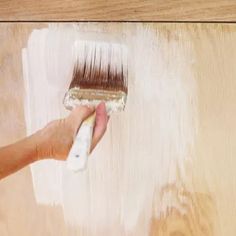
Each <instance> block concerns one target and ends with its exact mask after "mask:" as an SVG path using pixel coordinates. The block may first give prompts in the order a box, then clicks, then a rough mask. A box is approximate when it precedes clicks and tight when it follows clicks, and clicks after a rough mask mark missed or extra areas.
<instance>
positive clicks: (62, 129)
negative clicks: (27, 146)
mask: <svg viewBox="0 0 236 236" xmlns="http://www.w3.org/2000/svg"><path fill="white" fill-rule="evenodd" d="M93 112H96V121H95V126H94V132H93V138H92V144H91V151H92V150H93V149H94V148H95V146H96V145H97V143H98V142H99V141H100V139H101V138H102V136H103V135H104V133H105V131H106V127H107V122H108V116H107V113H106V107H105V103H100V104H99V105H98V106H97V108H96V110H94V108H89V107H87V106H78V107H76V108H75V109H74V110H73V111H72V112H71V114H70V115H69V116H68V117H67V118H65V119H60V120H55V121H52V122H50V123H49V124H48V125H47V126H46V127H45V128H43V129H42V130H40V131H39V132H38V133H37V134H36V135H37V145H36V149H37V151H36V153H37V160H39V159H45V158H54V159H56V160H65V159H66V158H67V156H68V154H69V151H70V149H71V147H72V144H73V140H74V138H75V136H76V134H77V132H78V130H79V127H80V125H81V124H82V122H83V121H84V120H85V119H86V118H88V117H89V116H90V115H92V114H93Z"/></svg>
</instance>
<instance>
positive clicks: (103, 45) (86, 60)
mask: <svg viewBox="0 0 236 236" xmlns="http://www.w3.org/2000/svg"><path fill="white" fill-rule="evenodd" d="M73 50H74V55H75V66H74V70H73V77H72V82H71V84H70V89H71V88H74V87H80V88H81V89H102V90H112V91H123V92H125V93H127V76H128V65H127V64H128V60H127V48H126V46H125V45H123V44H118V43H108V42H92V41H76V42H75V44H74V49H73Z"/></svg>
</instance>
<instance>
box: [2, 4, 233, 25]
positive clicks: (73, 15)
mask: <svg viewBox="0 0 236 236" xmlns="http://www.w3.org/2000/svg"><path fill="white" fill-rule="evenodd" d="M0 20H2V21H18V20H21V21H38V20H39V21H41V20H44V21H55V20H57V21H58V20H59V21H64V20H67V21H68V20H69V21H73V20H75V21H78V20H80V21H81V20H85V21H91V20H94V21H236V2H235V1H234V0H195V1H194V0H141V1H140V0H130V1H127V0H117V1H107V0H96V1H94V0H67V1H64V0H51V1H48V0H41V1H36V0H10V1H9V0H1V1H0Z"/></svg>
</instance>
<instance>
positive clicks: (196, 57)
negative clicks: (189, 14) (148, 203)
mask: <svg viewBox="0 0 236 236" xmlns="http://www.w3.org/2000/svg"><path fill="white" fill-rule="evenodd" d="M106 25H107V24H104V27H105V26H106ZM137 25H138V24H134V25H129V26H128V30H132V27H136V26H137ZM42 26H46V24H1V25H0V39H1V42H3V43H1V44H0V89H1V93H0V96H1V97H0V98H1V100H0V104H1V105H0V114H1V115H0V130H1V132H0V144H1V145H5V144H7V143H10V142H13V141H15V140H17V139H19V138H22V137H23V136H24V135H25V123H24V111H23V95H24V89H23V79H22V69H21V66H22V65H21V49H22V47H24V46H25V45H26V42H27V38H28V36H29V34H30V32H31V31H32V30H33V29H35V28H41V27H42ZM147 26H148V27H151V28H154V29H155V30H156V31H157V32H158V34H161V35H163V36H165V37H167V38H168V39H174V40H175V42H176V43H177V44H178V45H181V46H182V47H188V45H189V44H191V45H192V49H193V51H194V54H193V55H192V61H191V62H190V63H192V65H193V66H192V72H193V73H194V75H195V79H196V83H197V88H198V94H197V96H198V110H199V114H198V119H199V127H198V135H197V140H196V144H195V146H196V148H195V153H194V157H195V158H194V159H193V161H192V163H191V164H189V167H188V172H187V174H188V176H189V183H185V185H184V189H183V190H181V191H179V189H178V186H175V185H167V186H165V187H163V189H162V191H163V193H162V194H163V195H164V194H165V193H169V192H171V193H172V196H173V197H174V198H175V200H176V202H178V203H179V204H184V203H183V202H182V200H181V199H185V202H190V203H191V204H190V205H191V207H190V208H188V209H187V214H185V215H181V214H180V213H179V212H178V211H177V210H175V209H171V210H170V211H169V212H168V214H167V215H166V216H165V217H161V218H155V217H153V218H152V221H151V222H150V235H152V236H162V235H164V236H166V235H171V236H173V235H186V236H189V235H193V236H201V235H203V236H225V235H227V236H234V235H235V234H236V218H235V215H236V207H235V204H234V201H235V198H236V183H235V169H236V160H235V158H234V157H235V155H236V149H235V147H236V123H235V119H236V103H235V100H236V93H235V91H236V80H235V76H236V67H235V61H236V48H235V40H236V25H234V24H224V25H221V24H147ZM83 27H85V28H86V24H85V25H84V26H83ZM122 27H125V28H126V27H127V25H125V24H124V25H121V24H114V25H112V26H111V28H114V29H115V28H116V29H117V28H122ZM184 35H187V38H188V40H189V41H186V38H185V37H184ZM184 45H185V46H184ZM166 53H168V49H167V51H166ZM6 121H7V123H6ZM139 227H140V228H142V219H140V224H139V225H138V226H137V229H136V233H132V232H131V233H130V234H127V235H138V232H139V229H138V228H139ZM0 235H1V236H14V235H24V236H32V235H34V236H41V235H45V236H54V235H60V236H70V235H87V234H85V233H84V234H82V233H81V231H80V230H79V229H74V228H71V227H69V226H67V225H66V224H65V223H64V219H63V214H62V209H61V208H59V207H49V206H40V205H37V204H36V202H35V199H34V195H33V188H32V181H31V175H30V171H29V168H25V169H23V170H21V171H19V172H18V173H16V174H14V175H12V176H10V177H8V178H6V179H4V180H2V181H1V182H0ZM90 235H99V236H100V235H124V231H122V229H119V227H118V226H117V229H115V230H114V231H113V232H109V231H105V232H97V233H96V234H90Z"/></svg>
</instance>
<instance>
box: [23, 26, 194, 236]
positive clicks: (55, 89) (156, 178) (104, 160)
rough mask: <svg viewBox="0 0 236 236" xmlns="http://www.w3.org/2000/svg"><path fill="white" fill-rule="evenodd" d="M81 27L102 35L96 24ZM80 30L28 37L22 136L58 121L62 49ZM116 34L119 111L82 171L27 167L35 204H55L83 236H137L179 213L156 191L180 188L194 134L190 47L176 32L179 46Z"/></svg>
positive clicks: (174, 202) (66, 56) (146, 33)
mask: <svg viewBox="0 0 236 236" xmlns="http://www.w3.org/2000/svg"><path fill="white" fill-rule="evenodd" d="M83 27H84V25H81V28H82V29H83ZM132 27H136V28H132ZM87 28H89V29H90V30H91V31H93V32H96V31H99V32H100V31H102V30H103V28H102V26H99V25H98V24H95V25H90V24H89V25H88V26H87ZM130 28H132V30H129V29H130ZM82 29H80V26H75V25H72V26H68V25H66V26H61V27H56V26H55V27H51V28H50V29H44V30H37V31H34V32H33V33H32V34H31V36H30V38H29V42H28V46H27V50H26V51H25V52H24V54H23V55H24V57H23V59H24V65H25V66H24V69H25V70H27V72H25V76H24V77H25V79H27V78H28V83H27V87H26V89H27V88H28V91H27V95H28V96H30V97H28V100H27V101H28V102H27V103H26V104H28V105H27V109H26V115H27V114H28V116H27V126H29V133H31V132H33V131H35V130H37V129H39V128H41V127H42V126H43V125H45V124H46V123H47V122H48V121H50V120H52V119H55V118H58V117H62V116H64V115H66V112H65V110H64V107H63V105H62V100H63V96H64V93H65V91H66V89H67V88H68V83H69V82H68V80H69V78H70V73H71V64H70V62H71V57H72V56H71V53H70V52H71V50H70V48H71V45H73V42H74V41H75V40H76V39H80V38H83V37H84V33H83V30H82ZM106 30H107V31H112V27H111V28H109V26H108V27H107V29H106ZM130 32H132V34H131V33H130ZM163 32H165V31H164V30H163ZM122 33H123V35H124V36H125V37H126V38H127V42H128V44H129V49H130V58H129V62H130V69H129V95H128V101H127V107H126V110H125V112H123V113H119V114H117V115H113V116H112V118H111V120H110V123H109V127H108V130H107V133H106V135H105V137H104V139H103V140H102V142H101V143H100V144H99V145H98V147H97V148H96V149H95V150H94V152H93V154H92V157H91V158H89V163H88V166H89V168H88V169H87V170H86V171H85V172H82V173H78V174H74V173H71V172H70V171H68V170H67V169H66V167H65V165H64V163H61V162H60V163H58V162H56V161H44V162H40V163H36V164H34V165H32V175H33V180H34V189H35V195H36V198H37V201H38V202H39V203H43V204H54V203H57V204H58V203H59V204H62V206H63V210H64V216H65V220H66V221H67V222H68V223H69V224H72V225H78V226H79V227H81V228H83V229H86V230H87V232H88V233H91V234H93V233H94V234H95V232H102V231H104V230H105V231H106V232H121V233H120V234H119V233H117V235H124V230H125V231H126V232H132V233H133V234H134V235H142V236H145V235H148V232H149V224H150V220H151V218H152V217H165V215H166V214H167V213H168V211H169V210H170V209H171V208H176V210H178V211H179V212H180V213H181V214H184V213H185V212H186V210H187V209H185V207H184V204H181V201H180V200H181V199H182V198H179V199H180V200H179V199H176V198H175V195H174V194H173V193H171V191H166V192H164V194H163V196H161V194H160V193H161V191H162V190H163V188H164V187H166V186H170V185H173V186H175V188H176V189H177V190H178V191H181V190H182V189H183V185H182V183H184V180H185V178H186V176H185V174H186V173H185V162H186V161H191V150H192V149H193V145H194V138H195V132H196V129H197V124H196V117H197V114H196V102H197V101H196V91H195V84H194V78H193V75H192V73H191V66H192V65H191V63H192V58H191V45H188V40H187V37H186V36H185V35H178V32H173V34H175V36H178V37H180V38H181V40H180V41H181V42H179V41H178V40H174V39H171V37H167V36H166V35H165V33H161V32H160V33H157V35H156V32H154V30H152V29H150V28H145V27H143V26H141V25H140V26H139V25H132V26H131V25H129V26H127V28H125V27H124V30H123V32H122ZM183 43H184V45H183ZM27 75H28V76H27ZM36 88H37V89H36ZM36 108H37V109H36ZM179 180H181V181H179ZM179 202H180V203H179ZM153 214H154V215H153ZM113 235H116V234H113Z"/></svg>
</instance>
